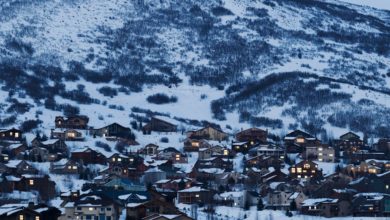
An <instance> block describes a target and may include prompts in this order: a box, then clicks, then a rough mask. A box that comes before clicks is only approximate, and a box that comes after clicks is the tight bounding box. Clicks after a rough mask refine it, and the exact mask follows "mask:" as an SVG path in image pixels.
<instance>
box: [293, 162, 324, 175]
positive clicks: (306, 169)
mask: <svg viewBox="0 0 390 220" xmlns="http://www.w3.org/2000/svg"><path fill="white" fill-rule="evenodd" d="M289 171H290V177H291V178H296V179H309V178H315V179H317V178H322V171H321V170H319V169H318V164H316V163H314V162H312V161H308V160H303V161H301V162H299V163H297V164H295V165H293V166H291V167H290V168H289Z"/></svg>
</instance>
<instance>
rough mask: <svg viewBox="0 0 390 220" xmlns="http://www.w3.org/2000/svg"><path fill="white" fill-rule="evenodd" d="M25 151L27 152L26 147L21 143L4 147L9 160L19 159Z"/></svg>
mask: <svg viewBox="0 0 390 220" xmlns="http://www.w3.org/2000/svg"><path fill="white" fill-rule="evenodd" d="M25 150H27V146H26V144H23V143H18V144H10V145H8V146H7V147H6V151H7V153H8V155H9V156H10V157H11V158H15V157H19V156H20V154H22V153H23V152H24V151H25ZM3 152H4V150H3ZM11 158H10V159H11Z"/></svg>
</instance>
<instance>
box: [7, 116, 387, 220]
mask: <svg viewBox="0 0 390 220" xmlns="http://www.w3.org/2000/svg"><path fill="white" fill-rule="evenodd" d="M88 123H89V119H88V117H87V116H81V115H76V116H72V117H68V118H65V117H61V116H59V117H56V118H55V121H54V129H52V130H51V131H50V136H49V137H44V136H42V137H41V136H40V135H37V137H36V138H34V139H33V140H32V141H30V142H29V143H28V142H27V141H26V139H25V138H24V134H23V133H22V131H20V130H18V129H14V128H12V129H5V130H0V173H1V175H0V195H1V196H0V219H18V220H25V219H34V220H45V219H61V220H66V219H91V220H92V219H99V220H114V219H159V220H160V219H161V220H163V219H177V220H180V219H183V220H186V219H194V218H196V215H195V214H194V212H193V210H191V211H188V210H183V209H179V208H178V207H182V206H181V205H188V207H191V209H196V210H202V211H204V212H208V213H209V214H210V215H213V214H214V213H213V212H214V211H215V209H214V208H213V207H215V206H228V207H237V208H241V209H243V210H249V208H250V207H251V206H256V207H257V209H258V210H262V209H272V210H283V211H286V212H287V213H288V212H295V213H299V214H304V215H315V216H325V217H336V216H390V139H386V138H383V139H379V141H378V142H377V143H376V144H374V145H372V146H368V145H367V143H365V142H364V141H363V140H361V138H360V137H359V136H358V135H356V134H354V133H352V132H348V133H346V134H344V135H342V136H340V137H339V138H338V139H337V140H333V141H331V142H329V143H323V142H321V141H320V140H319V139H317V138H316V137H315V136H312V135H310V134H308V133H306V132H304V131H300V130H296V131H292V132H290V133H288V134H287V135H285V136H284V137H283V139H282V141H281V142H280V143H274V142H271V141H269V138H268V131H267V130H262V129H259V128H249V129H246V130H241V131H239V132H237V133H235V134H229V133H227V132H224V131H223V130H222V129H221V128H220V127H218V126H216V125H212V124H210V125H207V126H205V127H203V128H200V129H198V130H193V131H187V132H186V133H185V134H183V141H182V142H181V143H180V146H170V147H162V146H159V144H156V143H149V144H146V145H144V146H140V144H139V143H137V141H136V140H135V135H134V132H139V134H140V135H144V136H147V135H150V134H151V133H153V132H157V133H159V134H164V133H179V132H178V128H177V125H176V124H175V123H174V122H173V121H172V120H169V119H164V118H161V117H152V118H151V119H150V121H149V122H148V123H147V124H146V125H144V126H142V127H140V128H139V131H134V130H132V129H130V128H128V127H125V126H122V125H120V124H119V123H113V124H109V125H107V126H104V127H101V128H97V129H95V128H92V127H90V126H89V125H88ZM90 140H94V141H92V142H91V141H90ZM95 140H101V141H95ZM107 143H111V144H107ZM112 143H113V144H112ZM112 146H115V147H112ZM113 148H115V149H113ZM129 149H136V150H129ZM327 167H331V168H332V169H330V171H329V169H328V170H324V169H325V168H327ZM325 171H326V172H325ZM72 178H73V180H74V179H77V180H82V184H80V186H78V188H75V187H74V186H73V187H72V185H74V183H72ZM64 180H67V181H68V182H69V180H70V182H71V183H68V185H70V186H69V187H68V188H65V189H66V190H64V187H63V186H62V185H63V183H61V181H64ZM49 204H50V205H49ZM178 204H181V205H180V206H179V205H178ZM194 215H195V216H194Z"/></svg>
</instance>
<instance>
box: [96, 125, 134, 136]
mask: <svg viewBox="0 0 390 220" xmlns="http://www.w3.org/2000/svg"><path fill="white" fill-rule="evenodd" d="M89 134H90V135H92V136H94V137H96V136H99V137H106V138H124V139H134V136H133V134H132V132H131V129H130V128H128V127H124V126H122V125H120V124H118V123H112V124H109V125H107V126H104V127H102V128H98V129H93V128H92V129H90V130H89Z"/></svg>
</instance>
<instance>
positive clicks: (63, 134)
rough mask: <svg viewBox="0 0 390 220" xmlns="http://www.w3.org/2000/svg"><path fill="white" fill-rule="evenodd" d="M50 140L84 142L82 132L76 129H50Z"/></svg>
mask: <svg viewBox="0 0 390 220" xmlns="http://www.w3.org/2000/svg"><path fill="white" fill-rule="evenodd" d="M50 138H52V139H60V140H63V141H82V140H84V137H83V134H82V131H78V130H76V129H60V128H56V129H52V130H51V134H50Z"/></svg>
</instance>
